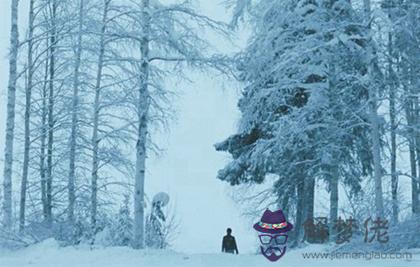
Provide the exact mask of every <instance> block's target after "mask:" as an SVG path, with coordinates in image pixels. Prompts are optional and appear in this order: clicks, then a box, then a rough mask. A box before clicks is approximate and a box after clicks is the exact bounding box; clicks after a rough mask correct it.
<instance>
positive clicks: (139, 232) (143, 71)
mask: <svg viewBox="0 0 420 267" xmlns="http://www.w3.org/2000/svg"><path fill="white" fill-rule="evenodd" d="M141 16H142V19H141V20H142V23H141V25H142V34H143V35H142V37H141V41H140V42H141V43H140V53H141V66H140V86H139V92H138V94H139V95H138V97H139V99H138V103H137V113H138V120H139V121H138V129H137V144H136V174H135V185H134V239H133V248H135V249H139V248H144V181H145V170H146V139H147V131H148V115H149V105H150V103H149V98H150V97H149V89H148V82H149V35H150V23H151V18H150V10H149V0H142V1H141Z"/></svg>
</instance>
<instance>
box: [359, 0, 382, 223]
mask: <svg viewBox="0 0 420 267" xmlns="http://www.w3.org/2000/svg"><path fill="white" fill-rule="evenodd" d="M363 4H364V9H365V13H366V14H365V15H366V19H365V22H366V23H370V19H371V5H370V0H363ZM375 62H376V59H373V60H372V61H371V62H370V63H369V66H368V69H369V74H368V75H370V76H371V78H372V77H374V73H373V65H374V64H375ZM370 86H372V85H370ZM370 102H371V103H370V112H371V114H370V123H371V132H372V154H373V165H374V168H373V170H374V182H375V206H376V216H377V217H380V218H383V215H384V204H383V196H382V167H381V142H380V134H379V117H378V92H377V87H376V85H373V87H372V88H371V95H370Z"/></svg>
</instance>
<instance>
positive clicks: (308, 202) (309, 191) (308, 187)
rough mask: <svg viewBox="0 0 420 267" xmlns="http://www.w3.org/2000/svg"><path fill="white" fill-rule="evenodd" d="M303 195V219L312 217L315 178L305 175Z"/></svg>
mask: <svg viewBox="0 0 420 267" xmlns="http://www.w3.org/2000/svg"><path fill="white" fill-rule="evenodd" d="M305 195H306V196H305V213H304V216H303V219H304V220H307V219H313V218H314V201H315V178H313V177H307V178H306V179H305Z"/></svg>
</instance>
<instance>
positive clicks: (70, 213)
mask: <svg viewBox="0 0 420 267" xmlns="http://www.w3.org/2000/svg"><path fill="white" fill-rule="evenodd" d="M83 10H84V0H80V3H79V29H78V36H77V48H76V60H75V66H74V77H73V98H72V114H71V134H70V155H69V157H70V160H69V178H68V192H69V193H68V197H69V206H68V209H67V219H68V221H69V222H70V223H73V222H74V204H75V201H76V193H75V172H76V170H75V169H76V164H75V161H76V146H77V140H76V139H77V124H78V112H79V110H78V109H79V75H80V61H81V57H82V38H83V35H82V31H83V16H84V14H83V13H84V11H83Z"/></svg>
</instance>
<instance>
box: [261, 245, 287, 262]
mask: <svg viewBox="0 0 420 267" xmlns="http://www.w3.org/2000/svg"><path fill="white" fill-rule="evenodd" d="M260 248H261V254H263V255H264V257H266V258H267V259H268V260H269V261H277V260H279V259H280V258H281V257H283V255H284V253H286V246H275V247H273V246H268V247H263V246H260Z"/></svg>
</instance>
